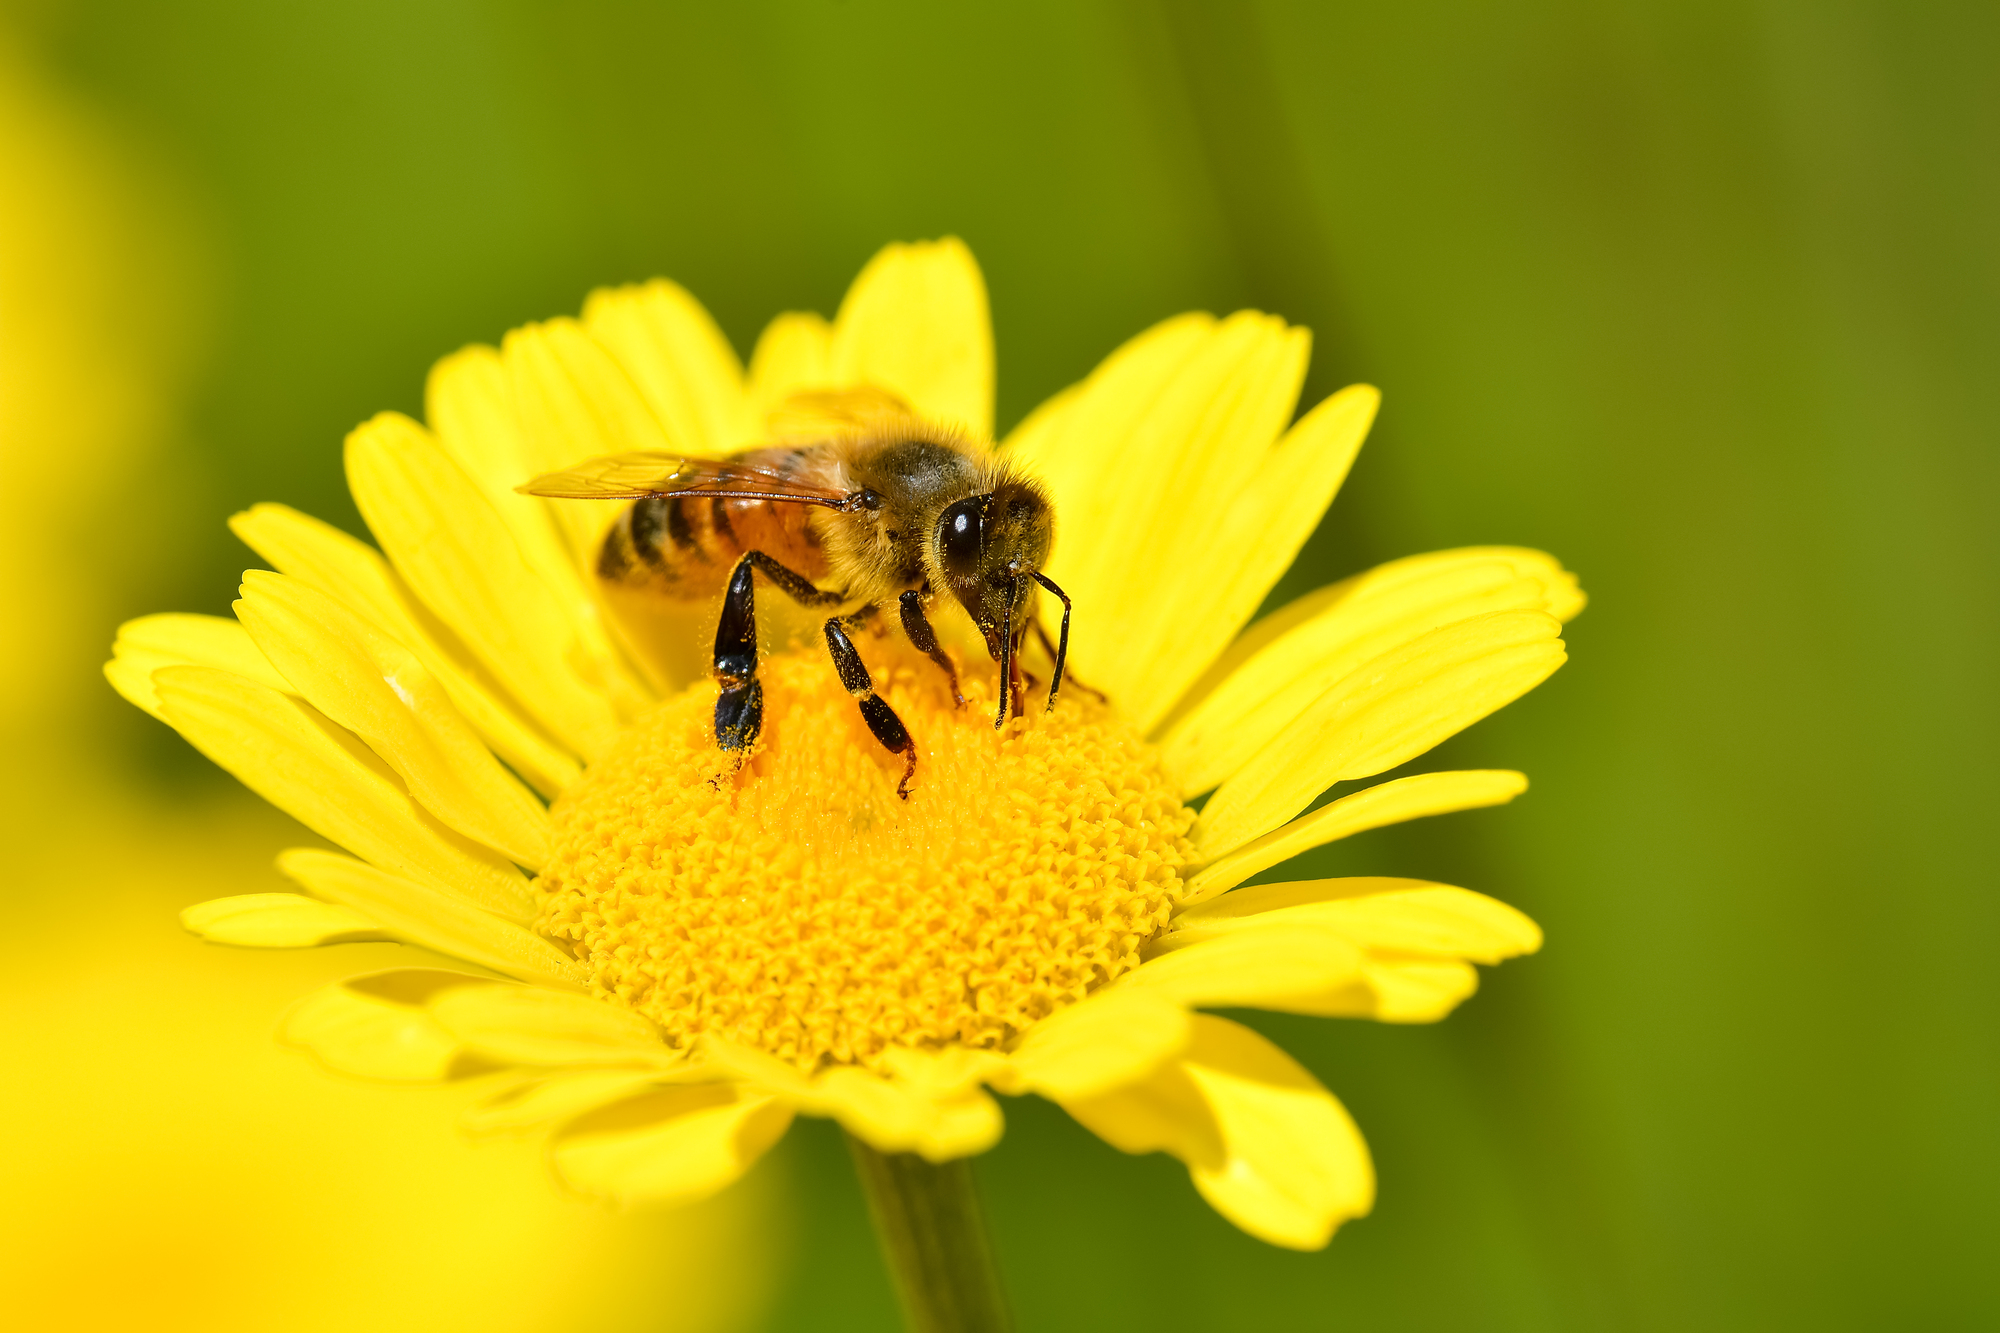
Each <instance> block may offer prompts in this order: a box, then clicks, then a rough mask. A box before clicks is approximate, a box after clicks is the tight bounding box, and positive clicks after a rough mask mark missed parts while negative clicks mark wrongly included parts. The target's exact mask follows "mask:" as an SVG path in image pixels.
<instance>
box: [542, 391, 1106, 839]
mask: <svg viewBox="0 0 2000 1333" xmlns="http://www.w3.org/2000/svg"><path fill="white" fill-rule="evenodd" d="M518 489H519V490H520V491H521V492H522V493H524V494H527V495H539V496H546V497H549V498H551V499H577V500H580V499H600V500H629V501H631V502H632V503H631V504H630V505H628V506H627V507H626V509H625V510H624V512H623V513H621V514H620V515H619V516H618V519H617V521H616V522H615V523H613V524H612V525H611V528H610V530H609V531H608V532H607V533H606V534H605V537H604V540H603V543H602V545H601V546H600V547H599V549H598V556H597V575H598V577H599V579H601V580H603V581H604V582H605V583H607V584H609V585H611V586H613V587H616V588H621V589H625V590H627V591H636V592H639V593H641V594H643V595H644V596H645V597H648V598H652V599H657V600H658V601H660V602H663V603H683V604H685V603H690V602H700V601H705V600H707V599H710V598H712V597H714V596H715V595H716V594H717V593H718V592H719V593H721V595H722V616H721V620H720V622H719V623H718V624H717V626H716V631H715V652H714V658H713V670H714V675H715V679H716V682H717V684H718V685H719V686H720V693H719V694H718V695H717V696H716V701H715V743H716V745H717V746H718V747H719V748H720V749H722V750H723V751H724V752H736V753H738V754H740V753H741V752H743V751H746V750H748V749H749V748H750V746H751V745H752V744H753V743H754V742H755V741H756V739H757V736H758V733H759V732H760V731H761V730H762V728H763V721H764V694H763V687H762V686H761V685H760V684H759V683H758V681H757V617H756V604H755V593H756V589H755V577H754V576H755V575H756V574H762V575H763V576H764V578H765V579H766V580H767V581H768V582H770V583H771V584H772V585H773V586H775V587H776V588H778V589H779V590H780V591H782V592H784V593H785V594H786V595H788V596H789V597H791V598H792V599H793V600H794V601H796V602H798V603H799V604H800V605H801V606H806V607H822V608H832V607H844V606H854V605H856V604H858V609H856V610H853V611H849V612H847V613H845V614H839V615H834V616H831V617H830V618H829V619H828V620H827V621H826V622H825V625H824V626H823V629H824V632H825V635H826V646H827V651H828V653H829V654H830V655H831V656H832V658H833V667H834V670H835V671H836V672H837V673H838V674H839V676H840V681H841V684H842V685H844V686H845V687H846V688H847V690H848V692H849V693H850V694H852V695H853V696H854V697H855V699H856V700H857V701H858V703H859V705H860V709H861V716H862V719H863V720H864V721H866V722H867V724H868V729H869V731H870V732H872V733H873V734H874V736H875V739H876V740H878V741H880V742H881V743H882V745H883V746H884V748H886V749H888V750H889V751H890V752H892V753H894V754H898V755H900V756H902V758H903V761H904V768H903V776H902V779H901V781H899V782H898V783H897V785H896V793H897V795H899V796H901V797H902V798H903V799H904V800H908V799H909V795H910V780H911V778H912V777H913V776H914V775H915V773H916V768H917V747H916V743H915V742H914V741H913V740H911V738H910V734H909V731H908V729H907V728H906V727H905V726H904V725H903V721H902V719H901V718H899V717H897V716H896V713H895V710H893V709H892V708H890V706H889V704H888V703H887V701H885V700H884V699H882V698H881V697H880V696H879V695H877V694H876V693H875V688H874V684H873V681H872V679H871V678H870V676H869V673H868V667H867V665H866V663H864V662H863V661H862V658H861V654H860V652H859V651H858V650H857V649H856V648H855V646H854V640H853V638H852V637H851V636H850V634H849V631H850V630H853V629H857V628H859V627H861V626H863V625H866V624H868V623H869V622H870V621H871V620H873V619H874V618H875V617H876V616H877V615H878V614H880V612H881V611H882V609H883V608H884V607H885V606H886V605H887V604H888V603H890V602H892V601H893V602H894V603H895V604H896V608H897V614H898V616H899V618H900V619H901V621H902V627H903V632H904V633H905V634H906V635H907V636H908V637H909V640H910V642H911V643H912V644H914V645H915V646H916V648H917V650H918V651H919V652H922V653H924V654H925V655H926V656H928V657H929V658H930V659H931V661H933V662H935V663H936V664H937V666H938V668H939V669H940V670H942V671H943V672H944V673H945V675H946V678H947V679H948V680H949V682H950V684H951V693H952V699H953V701H954V702H955V703H956V704H958V705H960V706H963V704H964V703H965V698H964V696H963V695H962V694H960V692H959V687H958V673H957V670H956V668H955V667H954V666H953V665H952V660H951V658H949V657H948V656H946V655H945V652H944V650H943V649H942V648H941V647H940V646H939V644H938V638H937V634H936V632H935V630H934V629H933V627H932V625H931V622H930V618H929V615H928V610H929V608H930V606H931V603H932V601H933V599H934V598H935V597H936V595H937V593H938V592H939V591H944V592H948V593H950V594H951V596H952V598H953V599H954V600H955V601H956V602H957V603H958V605H959V606H961V607H963V608H964V610H965V612H966V614H967V615H969V616H970V617H971V618H972V623H973V624H974V625H975V626H976V627H977V628H978V629H979V631H980V633H981V634H982V635H983V636H984V638H985V640H986V648H987V651H988V652H989V653H990V654H991V655H992V657H993V660H994V661H995V662H997V663H998V664H999V679H1000V689H999V690H998V694H999V708H998V713H997V715H996V717H995V718H994V721H993V725H994V727H995V728H996V729H997V728H999V727H1001V726H1002V725H1004V724H1005V723H1006V720H1007V716H1008V712H1009V709H1010V707H1011V709H1012V711H1013V712H1014V713H1015V714H1019V713H1020V712H1021V711H1022V692H1023V672H1022V668H1021V648H1022V645H1023V643H1024V641H1025V636H1026V635H1027V632H1028V631H1029V629H1030V628H1031V627H1032V628H1033V629H1034V630H1035V632H1036V633H1037V634H1038V635H1041V637H1042V643H1043V646H1044V647H1045V648H1047V649H1048V650H1049V652H1050V655H1051V656H1052V658H1053V659H1054V663H1055V667H1054V674H1053V677H1052V679H1051V680H1050V683H1049V700H1048V706H1049V707H1050V708H1054V707H1055V703H1056V694H1057V692H1058V691H1059V690H1060V689H1061V688H1062V680H1063V659H1064V657H1065V656H1066V655H1067V653H1068V650H1069V617H1070V600H1069V597H1068V596H1067V595H1066V594H1065V593H1064V592H1063V590H1062V589H1061V588H1059V587H1057V586H1056V585H1055V583H1054V582H1052V581H1051V580H1050V579H1049V577H1048V576H1047V575H1046V574H1044V573H1042V566H1043V564H1044V563H1046V562H1047V560H1048V556H1049V548H1050V546H1051V545H1052V544H1053V542H1054V538H1055V509H1054V506H1053V505H1052V504H1051V502H1050V500H1049V496H1048V492H1047V491H1046V489H1044V487H1043V486H1042V485H1041V483H1040V482H1038V481H1036V480H1035V479H1034V478H1033V477H1030V476H1028V475H1026V474H1025V473H1024V472H1022V471H1021V470H1020V468H1018V467H1017V466H1015V465H1013V464H1011V463H1009V462H1007V461H1005V460H1002V459H1000V458H996V457H995V456H993V455H992V454H990V453H988V452H985V451H983V450H980V449H976V448H974V447H973V446H971V445H970V444H968V443H967V442H966V441H965V440H963V439H962V438H961V437H959V436H957V435H956V434H954V433H952V432H950V431H946V430H941V429H938V428H935V427H932V426H929V425H926V424H923V423H920V422H917V421H915V420H914V419H910V418H897V419H891V420H890V421H888V422H886V423H883V422H880V421H878V422H877V424H875V425H873V426H871V427H870V428H869V429H867V430H865V431H862V432H859V433H855V434H849V435H837V436H834V437H831V438H821V439H818V440H815V441H813V442H810V443H804V444H800V445H797V446H773V447H767V448H761V449H754V450H751V451H749V452H747V453H742V454H737V455H734V456H732V457H729V458H716V459H703V458H682V457H678V456H675V455H671V454H662V453H632V454H618V455H615V456H613V457H609V458H598V459H593V460H591V461H589V462H586V463H581V464H579V465H577V466H576V467H574V468H571V469H569V470H567V471H563V472H553V473H549V474H548V475H546V476H541V477H537V478H535V479H534V480H533V481H531V482H528V483H527V484H526V485H524V486H521V487H519V488H518ZM1037 585H1039V586H1040V587H1042V588H1046V589H1047V590H1048V591H1049V592H1051V593H1053V594H1054V595H1055V596H1057V597H1059V598H1061V599H1062V604H1063V618H1062V628H1061V631H1060V633H1059V636H1058V641H1057V642H1056V643H1055V644H1054V645H1050V644H1049V643H1048V640H1047V635H1046V632H1045V631H1043V630H1042V628H1041V626H1040V624H1039V623H1038V622H1037V621H1036V619H1035V617H1034V614H1033V612H1034V599H1035V590H1036V587H1037Z"/></svg>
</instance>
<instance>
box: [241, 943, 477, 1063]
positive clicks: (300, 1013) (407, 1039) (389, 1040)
mask: <svg viewBox="0 0 2000 1333" xmlns="http://www.w3.org/2000/svg"><path fill="white" fill-rule="evenodd" d="M484 984H490V983H487V982H485V980H484V979H483V978H480V977H474V976H468V975H466V974H465V973H462V972H440V971H435V970H432V969H428V968H423V969H419V968H409V969H402V970H399V971H395V972H377V973H374V974H371V975H369V976H362V977H349V978H348V979H347V980H346V981H343V982H340V983H338V984H336V985H332V986H327V987H325V988H324V989H322V990H318V991H315V992H314V993H313V994H311V995H308V996H306V998H305V999H303V1000H301V1001H299V1002H298V1003H297V1004H296V1005H293V1006H292V1010H291V1012H290V1013H288V1014H287V1015H286V1016H285V1021H284V1024H283V1026H282V1027H281V1028H280V1032H279V1035H280V1037H281V1038H282V1039H283V1040H284V1041H286V1042H289V1043H290V1044H291V1045H294V1046H301V1047H304V1048H305V1049H306V1050H309V1051H311V1052H312V1053H313V1055H314V1056H316V1057H317V1058H318V1059H319V1061H320V1063H322V1064H324V1065H326V1066H327V1068H329V1069H332V1070H335V1071H336V1072H338V1073H342V1074H352V1075H355V1076H356V1077H358V1078H376V1079H384V1080H387V1081H389V1082H393V1083H435V1082H438V1081H440V1080H442V1079H446V1078H449V1077H451V1076H452V1074H453V1072H454V1065H455V1064H456V1063H457V1061H458V1056H459V1048H458V1042H457V1040H456V1039H455V1038H454V1037H453V1036H452V1035H451V1033H449V1032H447V1031H445V1029H444V1026H443V1025H442V1024H440V1023H439V1022H438V1021H437V1020H436V1019H434V1018H432V1017H431V1016H430V1015H429V1014H428V1013H426V1012H425V1011H424V1009H423V1003H424V1001H425V1000H426V999H428V998H429V997H431V996H433V995H435V994H437V993H439V992H440V991H443V990H447V989H450V988H453V987H458V986H468V985H471V986H477V985H484Z"/></svg>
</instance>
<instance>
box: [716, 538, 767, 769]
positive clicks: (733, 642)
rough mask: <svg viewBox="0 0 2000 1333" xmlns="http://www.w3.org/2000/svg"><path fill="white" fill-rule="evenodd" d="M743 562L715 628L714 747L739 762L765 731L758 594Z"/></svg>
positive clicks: (731, 577) (747, 563) (734, 573)
mask: <svg viewBox="0 0 2000 1333" xmlns="http://www.w3.org/2000/svg"><path fill="white" fill-rule="evenodd" d="M750 571H751V565H750V561H749V560H748V559H744V560H739V561H737V562H736V568H735V570H734V571H732V572H731V573H730V575H729V590H728V591H727V592H726V593H724V594H723V599H722V619H721V620H720V621H718V622H717V624H716V626H715V681H716V684H717V685H718V686H720V687H721V688H720V690H719V692H718V693H717V694H716V696H715V744H716V748H718V749H720V750H722V751H723V752H724V753H725V754H730V753H733V754H735V755H736V756H737V757H738V758H739V759H740V758H741V757H742V755H743V752H744V751H746V750H748V749H749V748H750V747H751V746H752V745H753V744H755V743H756V740H757V733H759V732H760V731H762V730H763V729H764V686H763V685H762V683H760V682H759V681H758V679H757V590H756V584H755V582H754V580H753V579H752V578H751V572H750Z"/></svg>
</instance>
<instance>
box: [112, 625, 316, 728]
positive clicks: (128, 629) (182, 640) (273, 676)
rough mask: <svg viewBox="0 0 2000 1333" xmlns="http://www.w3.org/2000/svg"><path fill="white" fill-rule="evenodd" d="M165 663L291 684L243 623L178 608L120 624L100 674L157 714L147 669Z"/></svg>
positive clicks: (273, 683)
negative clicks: (246, 630) (217, 670)
mask: <svg viewBox="0 0 2000 1333" xmlns="http://www.w3.org/2000/svg"><path fill="white" fill-rule="evenodd" d="M166 666H205V667H215V668H217V669H219V670H222V671H229V672H233V673H235V674H236V675H239V676H242V677H243V678H244V679H246V680H254V681H256V682H257V683H258V684H259V685H268V686H270V687H271V688H272V689H274V690H284V691H286V692H288V693H289V692H291V690H292V685H291V682H290V681H288V680H286V679H285V678H284V677H283V676H281V675H279V674H278V671H277V668H275V667H273V666H272V665H271V663H270V662H269V661H268V660H266V658H265V657H264V654H263V653H261V652H259V651H258V649H257V645H256V644H255V643H252V642H251V641H250V636H249V635H248V634H246V633H245V632H244V630H243V626H241V625H239V624H237V623H236V622H235V621H233V620H227V619H224V618H223V617H221V616H194V615H183V614H180V613H178V612H169V613H167V614H165V615H157V616H141V617H139V618H138V619H137V620H128V621H126V622H125V623H124V624H122V625H120V626H119V627H118V639H117V641H116V642H115V643H114V644H112V646H111V660H110V661H109V662H106V663H105V664H104V676H105V679H107V680H109V681H110V682H111V685H112V688H114V689H116V690H117V691H118V693H120V694H122V695H124V696H125V698H126V700H127V701H128V702H130V703H135V704H137V705H138V706H139V707H141V708H143V709H145V710H146V711H147V712H149V713H151V714H152V715H153V716H154V717H159V716H160V699H159V696H158V695H157V694H155V693H154V692H153V673H154V672H155V671H157V670H159V669H160V668H161V667H166ZM161 720H162V721H164V720H165V719H164V718H162V719H161Z"/></svg>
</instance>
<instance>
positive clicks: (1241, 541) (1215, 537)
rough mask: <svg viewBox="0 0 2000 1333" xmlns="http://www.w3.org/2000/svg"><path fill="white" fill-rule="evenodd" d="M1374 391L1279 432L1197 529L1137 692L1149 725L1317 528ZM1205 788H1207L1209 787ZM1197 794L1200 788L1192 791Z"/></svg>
mask: <svg viewBox="0 0 2000 1333" xmlns="http://www.w3.org/2000/svg"><path fill="white" fill-rule="evenodd" d="M1381 397H1382V396H1381V394H1379V393H1378V392H1376V390H1375V389H1373V388H1371V387H1370V386H1368V385H1365V384H1356V385H1351V386H1350V387H1348V388H1345V389H1342V390H1341V391H1340V392H1339V393H1336V394H1334V395H1333V396H1331V397H1329V398H1327V399H1325V400H1324V401H1323V402H1321V403H1320V404H1319V405H1318V406H1317V407H1315V408H1313V410H1312V411H1310V412H1308V413H1306V415H1305V416H1304V417H1302V418H1301V419H1300V420H1299V422H1298V424H1297V425H1295V426H1293V427H1292V428H1291V429H1290V430H1289V431H1287V432H1286V433H1285V435H1284V437H1283V438H1282V439H1280V440H1279V441H1278V443H1277V445H1276V446H1275V447H1274V448H1272V450H1271V451H1270V456H1269V458H1268V459H1267V461H1265V462H1264V463H1263V465H1262V466H1261V467H1259V468H1258V469H1257V471H1256V473H1255V475H1254V476H1253V477H1252V479H1251V480H1250V482H1249V484H1248V485H1246V486H1245V487H1244V488H1243V490H1242V492H1241V493H1240V494H1238V495H1237V497H1236V499H1235V502H1234V503H1232V504H1230V505H1228V506H1227V507H1226V508H1223V509H1221V510H1219V511H1218V513H1217V514H1216V516H1215V518H1216V521H1215V523H1214V524H1213V525H1212V526H1207V527H1204V528H1202V529H1200V531H1201V532H1202V540H1201V541H1200V543H1199V546H1200V548H1201V549H1200V550H1190V551H1189V552H1188V555H1189V557H1190V558H1189V559H1188V560H1187V561H1186V563H1185V564H1184V565H1183V567H1182V568H1181V569H1180V571H1179V573H1178V575H1177V577H1176V594H1175V595H1176V598H1177V599H1178V600H1177V605H1178V606H1179V607H1182V608H1194V609H1195V610H1194V613H1193V614H1177V613H1176V612H1174V611H1172V610H1169V609H1168V607H1167V606H1166V604H1164V602H1163V603H1162V604H1161V605H1160V606H1159V607H1158V608H1156V610H1155V617H1156V620H1157V622H1158V624H1159V626H1160V628H1159V629H1158V631H1156V633H1157V635H1158V642H1159V644H1160V646H1159V648H1158V649H1157V650H1156V651H1155V652H1154V654H1153V657H1152V664H1151V667H1150V669H1149V670H1148V672H1147V674H1146V677H1145V678H1144V679H1143V680H1142V681H1141V682H1140V684H1139V686H1138V689H1137V695H1138V697H1140V698H1142V699H1147V700H1153V701H1157V702H1154V703H1151V704H1149V705H1148V706H1147V707H1148V712H1147V714H1146V716H1147V719H1148V726H1149V727H1150V726H1151V725H1153V723H1155V722H1156V721H1157V720H1158V719H1159V718H1160V717H1161V716H1163V715H1165V714H1166V713H1167V712H1168V710H1169V709H1170V708H1171V707H1172V706H1173V704H1174V703H1175V701H1178V700H1180V699H1181V698H1182V697H1183V696H1185V695H1186V694H1187V692H1188V690H1189V688H1190V686H1192V685H1193V684H1194V683H1195V682H1196V681H1197V680H1199V679H1200V678H1201V677H1202V676H1203V675H1204V674H1205V673H1206V670H1207V668H1208V666H1209V664H1210V663H1212V662H1214V661H1215V659H1216V658H1217V657H1218V656H1219V655H1220V654H1221V653H1222V652H1223V650H1224V649H1225V648H1227V647H1228V645H1229V643H1230V641H1231V640H1232V639H1233V638H1234V637H1235V636H1236V633H1237V631H1239V630H1241V629H1242V628H1243V626H1244V624H1245V623H1246V622H1248V621H1249V619H1250V617H1251V616H1252V615H1254V614H1256V611H1257V608H1258V606H1259V605H1261V604H1262V603H1263V601H1264V598H1265V595H1266V594H1268V593H1269V592H1270V591H1271V588H1272V587H1273V585H1275V584H1276V583H1277V581H1278V580H1279V578H1280V577H1282V576H1283V575H1284V572H1285V571H1286V570H1287V569H1289V568H1291V564H1292V561H1293V560H1294V559H1295V558H1296V557H1297V555H1298V553H1299V549H1300V548H1301V547H1303V546H1304V545H1305V543H1306V539H1307V538H1308V537H1310V536H1312V534H1313V530H1314V529H1315V528H1317V527H1318V526H1319V522H1320V519H1321V518H1322V517H1323V516H1324V515H1325V514H1326V511H1327V507H1328V506H1330V505H1331V504H1332V503H1333V497H1334V494H1335V492H1337V491H1338V490H1339V489H1340V485H1341V483H1342V482H1343V481H1345V480H1346V479H1347V473H1348V469H1349V468H1351V467H1352V466H1353V465H1354V458H1355V455H1356V454H1358V453H1360V452H1361V442H1362V441H1363V440H1364V439H1366V438H1367V436H1368V428H1369V427H1370V426H1371V425H1372V424H1373V423H1374V420H1375V409H1376V408H1377V406H1378V405H1379V404H1380V402H1381ZM1211 785H1212V784H1211ZM1196 790H1206V789H1205V788H1197V789H1196Z"/></svg>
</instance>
